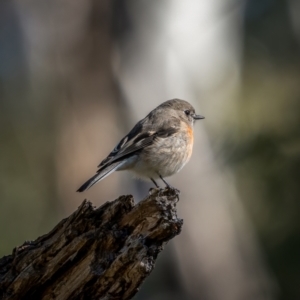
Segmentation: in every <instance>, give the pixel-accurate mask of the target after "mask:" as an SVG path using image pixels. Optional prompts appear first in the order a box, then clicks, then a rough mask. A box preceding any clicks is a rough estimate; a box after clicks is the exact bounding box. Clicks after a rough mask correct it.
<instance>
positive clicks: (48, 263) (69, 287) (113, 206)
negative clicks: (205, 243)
mask: <svg viewBox="0 0 300 300" xmlns="http://www.w3.org/2000/svg"><path fill="white" fill-rule="evenodd" d="M177 199H178V195H177V193H176V192H175V191H173V190H170V189H165V190H157V189H152V190H151V192H150V193H149V196H148V197H147V198H146V199H144V200H143V201H141V202H140V203H138V204H137V205H134V200H133V197H132V196H121V197H119V198H118V199H116V200H115V201H112V202H107V203H105V204H104V205H102V206H101V207H99V208H94V207H93V206H92V204H91V203H90V202H89V201H86V200H85V201H83V203H82V204H81V205H80V207H79V208H78V209H77V210H76V211H75V212H74V213H73V214H72V215H70V216H69V217H68V218H66V219H63V220H62V221H61V222H60V223H59V224H57V225H56V227H55V228H54V229H53V230H52V231H50V232H49V233H48V234H45V235H43V236H41V237H39V238H38V239H37V240H35V241H33V242H25V243H24V244H23V245H22V246H20V247H17V248H15V249H14V251H13V253H12V254H11V255H8V256H5V257H3V258H1V259H0V299H10V300H14V299H18V300H20V299H73V300H74V299H131V298H132V297H133V295H134V294H135V293H136V292H137V291H138V288H139V286H140V285H141V283H142V282H143V281H144V279H145V278H146V277H147V276H148V275H149V274H150V273H151V271H152V270H153V268H154V264H155V261H156V258H157V255H158V253H159V252H161V251H162V249H163V247H164V245H165V243H166V242H168V241H169V240H170V239H171V238H173V237H174V236H175V235H177V234H179V233H180V230H181V227H182V220H180V219H178V218H177V214H176V202H177Z"/></svg>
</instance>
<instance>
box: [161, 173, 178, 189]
mask: <svg viewBox="0 0 300 300" xmlns="http://www.w3.org/2000/svg"><path fill="white" fill-rule="evenodd" d="M159 178H160V179H161V180H162V181H163V182H164V184H165V185H166V186H167V187H168V188H169V189H171V190H174V188H173V187H172V186H171V185H169V184H168V183H167V182H166V181H165V180H164V179H163V177H162V176H161V175H160V174H159Z"/></svg>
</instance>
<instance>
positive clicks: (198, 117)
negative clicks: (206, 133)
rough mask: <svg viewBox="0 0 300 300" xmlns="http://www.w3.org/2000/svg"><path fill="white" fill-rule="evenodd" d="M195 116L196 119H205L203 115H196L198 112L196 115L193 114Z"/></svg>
mask: <svg viewBox="0 0 300 300" xmlns="http://www.w3.org/2000/svg"><path fill="white" fill-rule="evenodd" d="M193 118H194V120H201V119H205V118H204V117H203V116H200V115H196V114H194V115H193Z"/></svg>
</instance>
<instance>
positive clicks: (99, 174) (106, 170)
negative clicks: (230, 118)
mask: <svg viewBox="0 0 300 300" xmlns="http://www.w3.org/2000/svg"><path fill="white" fill-rule="evenodd" d="M122 163H123V162H116V163H114V164H111V165H110V166H107V167H105V168H104V169H103V170H101V169H100V170H98V172H97V174H95V175H94V176H93V177H91V178H90V179H89V180H88V181H87V182H85V183H84V184H83V185H82V186H81V187H80V188H79V189H78V190H77V192H80V193H81V192H84V191H85V190H87V189H89V188H90V187H92V186H93V185H94V184H96V183H97V182H99V181H100V180H102V179H104V178H105V177H107V176H108V175H109V174H111V173H112V172H114V171H115V170H116V169H117V168H118V167H119V165H120V164H122Z"/></svg>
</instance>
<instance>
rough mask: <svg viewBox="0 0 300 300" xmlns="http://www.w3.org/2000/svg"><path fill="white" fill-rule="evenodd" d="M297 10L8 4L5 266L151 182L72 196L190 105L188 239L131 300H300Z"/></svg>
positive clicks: (180, 240)
mask: <svg viewBox="0 0 300 300" xmlns="http://www.w3.org/2000/svg"><path fill="white" fill-rule="evenodd" d="M299 62H300V2H299V1H298V0H285V1H284V0H248V1H241V0H211V1H197V0H195V1H192V0H186V1H180V0H163V1H162V0H160V1H158V0H153V1H137V0H114V1H109V0H102V1H95V0H88V1H87V0H77V1H71V0H63V1H61V0H60V1H58V0H54V1H53V0H52V1H50V0H43V1H38V0H31V1H20V0H2V1H0V124H1V126H0V149H1V151H0V256H3V255H6V254H9V253H11V251H12V249H13V248H14V247H15V246H17V245H20V244H22V243H23V242H24V241H25V240H32V239H35V238H37V237H38V236H39V235H42V234H44V233H46V232H48V231H49V230H50V229H51V228H52V227H53V226H54V225H55V224H56V223H57V222H58V221H59V220H60V219H61V218H63V217H66V216H68V215H69V214H70V213H72V212H73V211H74V210H75V209H76V208H77V207H78V206H79V205H80V203H81V202H82V200H83V199H84V198H88V199H89V200H91V201H92V202H93V203H94V204H95V205H97V206H98V205H101V204H102V203H103V202H105V201H108V200H114V199H115V198H117V197H118V196H119V195H122V194H133V195H134V196H135V198H136V200H137V201H138V200H141V199H142V198H143V197H145V196H146V195H147V193H148V188H149V187H150V186H151V185H150V184H148V183H143V182H141V181H137V180H135V179H133V178H132V176H131V175H130V174H129V173H126V172H120V173H114V174H112V175H111V176H109V177H108V178H106V179H105V181H103V182H101V183H99V184H98V185H96V186H95V187H93V189H91V190H89V191H88V192H86V193H85V194H78V193H75V191H76V189H77V188H78V187H79V186H80V185H81V184H82V183H83V182H84V181H85V180H86V179H87V178H88V177H89V176H91V175H93V174H94V172H95V171H96V166H97V164H98V163H99V162H100V161H101V160H102V159H103V158H104V157H105V156H106V155H107V154H108V153H109V152H110V151H111V150H112V148H113V147H114V146H115V144H116V143H117V142H118V141H119V140H120V139H121V138H122V137H123V136H124V135H125V134H126V133H127V132H128V130H130V129H131V128H132V126H133V125H134V124H135V123H136V122H137V121H138V120H139V119H141V118H142V117H144V116H145V115H146V114H147V113H148V112H149V111H150V110H152V109H153V108H154V107H156V106H157V105H158V104H160V103H161V102H163V101H165V100H168V99H172V98H182V99H185V100H188V101H189V102H191V103H192V104H193V105H194V106H195V108H196V110H197V112H198V113H199V114H202V115H204V116H205V117H206V119H205V120H203V121H201V122H198V123H197V124H196V128H195V134H196V136H195V146H194V153H193V156H192V158H191V161H190V163H189V164H188V165H187V166H186V167H185V168H184V169H183V170H182V171H181V172H180V173H179V174H177V175H175V176H173V177H172V178H170V179H169V182H170V183H171V184H172V185H174V186H176V187H177V188H178V189H180V190H181V199H180V202H179V204H178V214H179V216H180V217H181V218H183V219H184V227H183V231H182V233H181V234H180V235H179V236H178V237H176V238H175V239H174V240H172V241H171V242H170V243H169V244H168V245H167V246H166V249H165V251H164V252H163V253H162V254H161V256H160V257H159V259H158V262H157V264H156V268H155V270H154V271H153V273H152V274H151V276H150V277H149V278H148V279H147V280H146V282H145V283H144V284H143V286H142V288H141V291H140V292H139V293H138V294H137V295H136V296H135V299H137V300H140V299H146V300H147V299H189V300H190V299H191V300H194V299H201V300H202V299H205V300H219V299H220V300H235V299H236V300H239V299H241V300H245V299H246V300H247V299H249V300H252V299H255V300H256V299H285V300H289V299H291V300H293V299H300V284H299V283H300V220H299V213H300V201H299V200H300V101H299V100H300V68H299V67H300V64H299Z"/></svg>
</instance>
